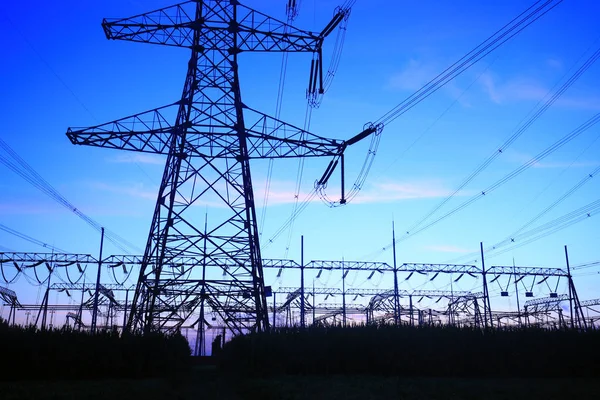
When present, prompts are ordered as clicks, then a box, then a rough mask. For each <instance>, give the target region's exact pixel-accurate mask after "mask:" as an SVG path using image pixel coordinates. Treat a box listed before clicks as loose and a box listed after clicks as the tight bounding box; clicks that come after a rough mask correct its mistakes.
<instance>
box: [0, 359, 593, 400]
mask: <svg viewBox="0 0 600 400" xmlns="http://www.w3.org/2000/svg"><path fill="white" fill-rule="evenodd" d="M0 388H1V389H0V399H43V400H63V399H64V400H67V399H68V400H71V399H73V400H74V399H111V400H116V399H127V400H135V399H144V400H154V399H161V400H162V399H177V400H184V399H185V400H188V399H219V400H228V399H236V400H237V399H241V400H245V399H257V400H258V399H260V400H274V399H285V400H305V399H306V400H308V399H311V400H313V399H314V400H325V399H327V400H331V399H344V400H359V399H360V400H369V399H372V400H378V399H405V400H413V399H415V400H417V399H418V400H425V399H427V400H438V399H439V400H442V399H443V400H454V399H486V400H496V399H498V400H500V399H503V400H532V399H544V400H553V399H557V400H558V399H561V400H562V399H573V400H574V399H577V400H580V399H598V398H599V392H598V389H599V388H600V387H599V385H598V384H597V381H596V380H595V379H451V378H398V377H378V376H366V375H348V376H342V375H334V376H328V377H327V376H300V375H296V376H274V377H270V378H255V379H251V378H236V377H235V376H232V375H224V374H223V373H221V372H219V371H217V370H215V369H211V368H208V367H195V368H193V369H192V370H190V371H189V372H188V373H186V374H185V375H182V376H178V377H176V378H169V379H145V380H115V379H107V380H94V381H21V382H3V383H2V384H1V386H0Z"/></svg>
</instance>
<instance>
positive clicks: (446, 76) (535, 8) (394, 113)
mask: <svg viewBox="0 0 600 400" xmlns="http://www.w3.org/2000/svg"><path fill="white" fill-rule="evenodd" d="M561 2H562V0H556V1H554V0H545V1H544V0H538V1H536V2H535V3H534V4H533V5H531V6H530V7H528V8H527V9H526V10H525V11H523V12H522V13H520V14H519V15H517V16H516V17H515V18H513V19H512V20H511V21H510V22H508V23H507V24H506V25H504V26H503V27H502V28H500V29H498V30H497V31H496V32H494V34H492V35H491V36H490V37H488V38H487V39H486V40H484V41H483V42H482V43H480V44H479V45H478V46H476V47H475V48H473V49H472V50H471V51H469V52H468V53H467V54H465V55H464V56H463V57H461V58H460V59H459V60H458V61H456V62H455V63H454V64H452V65H450V66H449V67H448V68H446V69H445V70H444V71H442V72H441V73H439V74H438V75H437V76H436V77H434V78H433V79H431V80H430V81H429V82H427V83H426V84H425V85H423V86H422V87H421V88H420V89H419V90H417V91H416V92H415V93H413V94H412V95H410V96H409V97H407V98H406V99H404V100H403V101H402V102H400V103H399V104H398V105H396V106H395V107H394V108H392V109H391V110H390V111H388V112H387V113H385V114H384V115H383V116H382V117H380V118H379V119H378V120H376V121H375V124H378V123H383V124H389V123H390V122H392V121H394V120H395V119H396V118H398V117H399V116H401V115H402V114H404V113H406V112H407V111H409V110H410V109H412V108H413V107H414V106H416V105H417V104H419V103H420V102H421V101H423V100H425V99H426V98H427V97H429V96H430V95H432V94H433V93H435V92H436V91H438V90H439V89H441V88H442V87H443V86H445V85H446V84H447V83H448V82H450V81H451V80H453V79H454V78H456V77H457V76H459V75H460V74H462V73H463V72H464V71H466V70H467V69H468V68H470V67H471V66H473V65H474V64H475V63H477V62H478V61H479V60H481V59H482V58H484V57H486V56H487V55H488V54H490V53H491V52H492V51H494V50H496V49H497V48H498V47H500V46H501V45H503V44H504V43H506V42H507V41H508V40H510V39H512V38H513V37H514V36H516V35H518V34H519V33H521V31H523V30H524V29H525V28H526V27H528V26H529V25H531V24H532V23H533V22H535V21H537V20H538V19H539V18H541V17H542V16H544V15H545V14H546V13H547V12H549V11H550V10H552V9H553V8H555V7H556V6H557V5H559V4H560V3H561ZM540 3H542V4H540Z"/></svg>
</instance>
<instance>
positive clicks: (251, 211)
mask: <svg viewBox="0 0 600 400" xmlns="http://www.w3.org/2000/svg"><path fill="white" fill-rule="evenodd" d="M347 12H348V10H339V11H338V12H337V13H336V15H335V16H334V18H333V20H332V21H331V22H330V23H329V25H327V27H326V28H325V29H324V30H323V31H322V32H321V33H318V34H316V33H311V32H307V31H303V30H299V29H296V28H294V27H292V26H290V25H287V24H285V23H284V22H281V21H278V20H276V19H273V18H270V17H268V16H266V15H264V14H262V13H260V12H258V11H255V10H252V9H250V8H248V7H245V6H243V5H241V4H239V3H238V2H237V1H236V0H227V1H216V0H209V1H202V0H198V1H188V2H184V3H181V4H177V5H174V6H171V7H167V8H163V9H160V10H156V11H152V12H149V13H147V14H141V15H137V16H134V17H131V18H126V19H120V20H106V19H105V20H104V21H103V23H102V26H103V28H104V31H105V33H106V36H107V37H108V38H109V39H119V40H129V41H134V42H144V43H154V44H160V45H166V46H176V47H184V48H187V49H190V50H191V57H190V60H189V63H188V70H187V75H186V79H185V85H184V89H183V94H182V96H181V99H180V100H177V101H176V102H174V103H172V104H170V105H167V106H164V107H159V108H156V109H153V110H150V111H147V112H144V113H140V114H135V115H132V116H129V117H126V118H123V119H119V120H116V121H112V122H109V123H106V124H102V125H98V126H94V127H91V128H86V129H76V128H69V129H68V132H67V135H68V137H69V139H70V140H71V142H72V143H74V144H80V145H90V146H99V147H108V148H116V149H121V150H129V151H136V152H148V153H158V154H163V155H166V165H165V169H164V174H163V177H162V182H161V184H160V189H159V192H158V199H157V202H156V207H155V211H154V216H153V219H152V225H151V228H150V233H149V236H148V241H147V244H146V248H145V253H144V257H143V262H142V266H141V271H140V275H139V279H138V283H137V288H136V292H135V296H134V299H133V303H132V309H131V314H130V317H129V320H128V329H130V330H144V331H149V330H153V329H161V330H174V329H178V328H179V327H181V326H182V324H183V323H184V322H186V321H187V322H188V323H193V322H194V321H193V318H196V317H193V315H192V314H193V313H195V312H196V311H198V310H200V317H199V318H198V319H197V320H196V321H198V322H199V323H200V324H202V323H207V322H206V319H205V316H204V315H205V307H209V308H210V310H211V312H212V313H217V314H219V317H220V319H222V320H223V322H224V323H225V324H226V325H227V326H228V328H229V329H230V330H231V331H232V332H233V333H234V334H238V333H242V332H245V331H253V330H258V331H261V330H266V329H268V327H269V320H268V313H267V304H266V293H265V286H264V279H263V267H262V264H261V254H260V245H259V237H258V230H257V221H256V207H255V202H254V194H253V190H252V178H251V174H250V164H249V161H250V159H253V158H282V157H317V156H333V157H340V155H341V154H342V153H343V151H344V149H345V147H346V146H347V145H348V144H351V141H348V142H344V141H340V140H333V139H326V138H323V137H320V136H317V135H314V134H311V133H309V132H306V131H304V130H302V129H300V128H297V127H294V126H292V125H289V124H286V123H284V122H282V121H279V120H276V119H274V118H272V117H269V116H267V115H265V114H263V113H261V112H258V111H256V110H253V109H251V108H249V107H247V106H246V105H245V104H244V103H243V102H242V97H241V93H240V84H239V78H238V56H239V54H240V53H241V52H248V51H255V52H267V51H269V52H271V51H276V52H309V53H313V55H314V56H315V57H316V64H317V65H319V68H314V71H315V75H314V78H313V77H312V72H311V79H312V80H313V82H317V71H318V72H319V73H320V75H321V76H322V62H321V54H322V51H321V47H322V44H323V41H324V39H325V37H326V36H327V35H328V34H329V33H331V31H332V30H333V29H334V28H335V26H336V25H337V24H338V23H339V22H340V21H341V20H342V19H343V18H345V17H347ZM313 87H314V85H313ZM170 119H174V122H173V123H170V122H168V121H169V120H170ZM374 131H375V129H374V128H372V127H371V128H369V129H367V130H365V131H363V132H362V133H361V134H359V135H360V137H361V138H362V137H365V136H367V135H368V134H369V133H372V132H374ZM356 141H357V140H354V142H356ZM354 142H353V143H354ZM197 205H201V206H202V207H194V206H197ZM205 207H207V208H208V207H210V208H209V209H210V210H211V211H210V212H209V213H208V217H206V215H205V213H204V210H205ZM190 259H191V260H193V262H189V260H190ZM181 260H186V262H181Z"/></svg>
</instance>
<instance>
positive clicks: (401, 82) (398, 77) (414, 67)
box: [389, 59, 439, 91]
mask: <svg viewBox="0 0 600 400" xmlns="http://www.w3.org/2000/svg"><path fill="white" fill-rule="evenodd" d="M438 72H439V71H436V70H435V68H434V67H433V66H432V65H424V64H423V63H421V62H420V61H418V60H414V59H411V60H409V61H408V64H407V65H406V67H405V68H404V69H403V70H402V71H400V72H398V73H396V74H394V75H392V77H391V78H390V81H389V86H390V88H392V89H400V90H411V91H414V90H418V89H420V88H421V87H422V86H423V85H424V84H425V83H427V82H429V81H430V80H431V78H433V77H435V76H436V75H437V74H438Z"/></svg>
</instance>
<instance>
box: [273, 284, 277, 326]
mask: <svg viewBox="0 0 600 400" xmlns="http://www.w3.org/2000/svg"><path fill="white" fill-rule="evenodd" d="M276 295H277V293H275V292H273V328H275V327H277V323H276V322H277V319H276V312H277V303H275V298H276V297H277V296H276Z"/></svg>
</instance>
